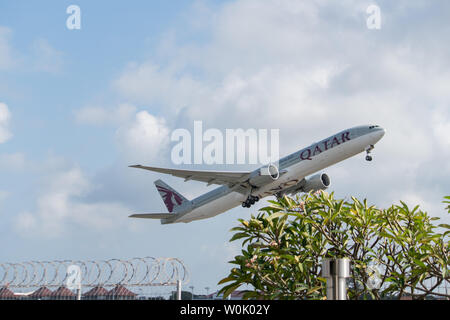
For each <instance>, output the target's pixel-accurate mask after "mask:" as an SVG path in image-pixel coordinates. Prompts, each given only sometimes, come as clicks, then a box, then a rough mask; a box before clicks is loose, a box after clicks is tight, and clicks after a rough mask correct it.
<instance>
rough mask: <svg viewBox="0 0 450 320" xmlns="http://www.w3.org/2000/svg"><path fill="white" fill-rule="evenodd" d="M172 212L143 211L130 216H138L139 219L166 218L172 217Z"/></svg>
mask: <svg viewBox="0 0 450 320" xmlns="http://www.w3.org/2000/svg"><path fill="white" fill-rule="evenodd" d="M174 216H175V214H173V213H143V214H132V215H131V216H130V218H140V219H166V218H171V217H174Z"/></svg>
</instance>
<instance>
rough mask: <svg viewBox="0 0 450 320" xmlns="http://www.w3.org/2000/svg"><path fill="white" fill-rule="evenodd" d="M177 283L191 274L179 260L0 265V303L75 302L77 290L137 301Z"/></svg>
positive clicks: (69, 261) (152, 259)
mask: <svg viewBox="0 0 450 320" xmlns="http://www.w3.org/2000/svg"><path fill="white" fill-rule="evenodd" d="M178 281H181V284H182V285H183V286H184V285H186V284H187V283H188V282H189V272H188V270H187V268H186V266H185V265H184V264H183V262H182V261H181V260H180V259H177V258H154V257H145V258H132V259H110V260H89V261H81V260H56V261H27V262H20V263H0V299H5V298H17V297H31V298H32V297H38V298H74V297H76V294H75V293H74V291H76V289H75V288H76V286H78V287H79V288H80V294H83V295H86V294H87V292H89V291H92V292H91V294H87V295H89V296H91V297H93V296H96V297H103V298H104V299H106V298H114V297H122V298H124V299H125V298H126V297H128V298H131V297H134V298H136V296H141V297H143V296H145V295H146V294H147V296H148V295H149V292H150V294H151V292H152V291H154V290H149V288H156V287H157V288H163V287H164V288H170V289H173V287H175V286H176V285H177V282H178ZM69 289H72V290H69ZM106 289H110V290H109V291H107V290H106ZM83 291H84V292H83ZM166 291H167V290H166ZM160 292H161V295H163V294H164V295H167V294H170V293H169V292H165V293H164V290H161V291H160ZM153 294H154V292H153ZM78 298H79V297H78Z"/></svg>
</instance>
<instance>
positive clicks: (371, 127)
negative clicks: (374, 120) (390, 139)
mask: <svg viewBox="0 0 450 320" xmlns="http://www.w3.org/2000/svg"><path fill="white" fill-rule="evenodd" d="M379 127H380V126H370V127H369V129H373V128H379Z"/></svg>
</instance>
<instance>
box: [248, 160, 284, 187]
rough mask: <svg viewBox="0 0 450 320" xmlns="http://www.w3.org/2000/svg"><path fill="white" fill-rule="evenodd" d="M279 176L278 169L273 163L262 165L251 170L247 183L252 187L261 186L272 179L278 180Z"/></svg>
mask: <svg viewBox="0 0 450 320" xmlns="http://www.w3.org/2000/svg"><path fill="white" fill-rule="evenodd" d="M279 177H280V171H279V170H278V167H277V166H276V165H274V164H269V165H268V166H265V167H262V168H260V169H258V170H256V171H253V172H252V174H251V175H250V179H249V183H250V185H252V186H254V187H261V186H263V185H265V184H267V183H270V182H272V181H274V180H278V178H279Z"/></svg>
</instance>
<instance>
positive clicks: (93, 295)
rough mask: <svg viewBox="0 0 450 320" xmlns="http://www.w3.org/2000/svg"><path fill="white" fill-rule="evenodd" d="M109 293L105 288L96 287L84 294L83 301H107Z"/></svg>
mask: <svg viewBox="0 0 450 320" xmlns="http://www.w3.org/2000/svg"><path fill="white" fill-rule="evenodd" d="M108 295H109V292H108V290H106V289H105V288H103V287H94V288H92V289H91V290H89V291H88V292H86V293H85V294H83V300H106V299H108Z"/></svg>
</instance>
